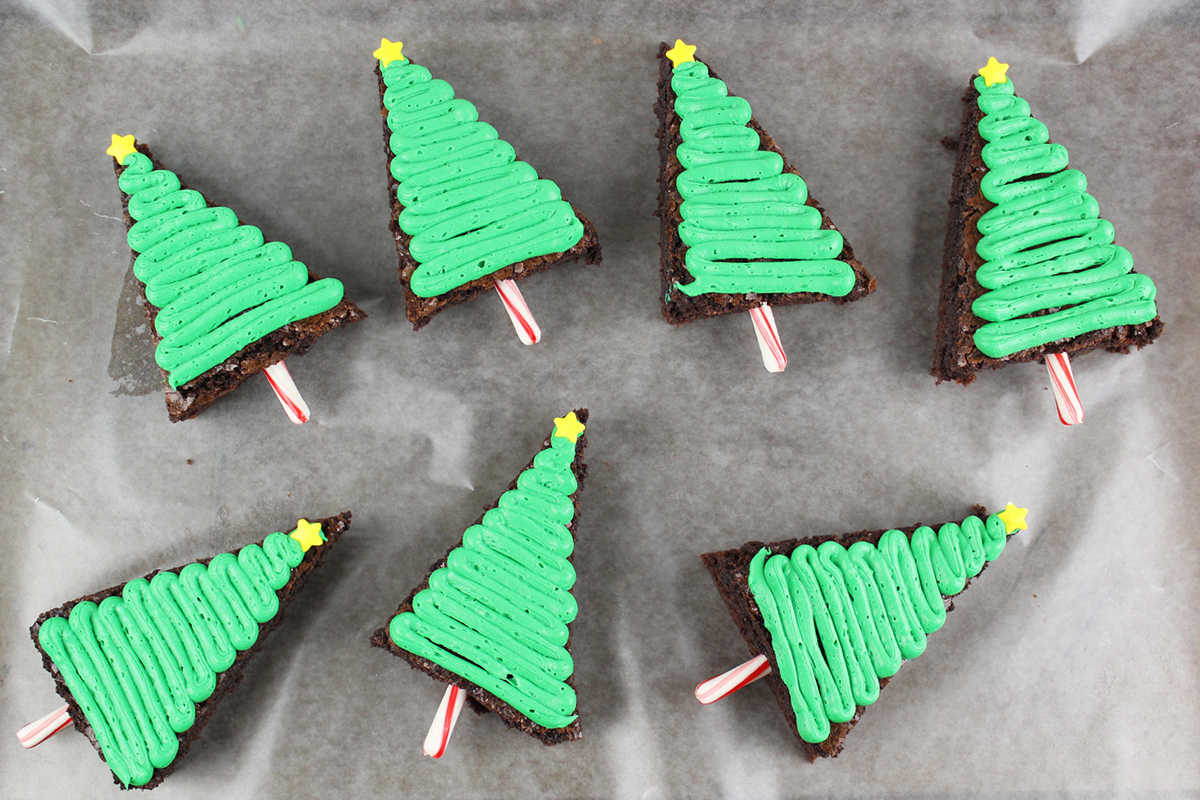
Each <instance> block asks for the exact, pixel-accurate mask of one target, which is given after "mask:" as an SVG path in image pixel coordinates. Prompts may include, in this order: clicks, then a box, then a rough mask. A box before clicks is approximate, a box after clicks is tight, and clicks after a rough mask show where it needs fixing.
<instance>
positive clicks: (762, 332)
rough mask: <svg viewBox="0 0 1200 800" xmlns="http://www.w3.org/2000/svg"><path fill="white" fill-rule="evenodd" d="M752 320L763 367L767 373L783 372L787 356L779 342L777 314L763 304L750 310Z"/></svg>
mask: <svg viewBox="0 0 1200 800" xmlns="http://www.w3.org/2000/svg"><path fill="white" fill-rule="evenodd" d="M750 319H752V320H753V321H754V335H755V336H756V337H758V349H759V350H760V351H761V352H762V360H763V366H764V367H766V368H767V372H783V370H784V369H785V368H786V367H787V354H786V353H784V352H783V343H782V342H780V341H779V329H778V328H776V327H775V314H774V313H772V312H771V307H770V306H769V305H767V304H766V303H763V304H762V305H761V306H759V307H758V308H752V309H750Z"/></svg>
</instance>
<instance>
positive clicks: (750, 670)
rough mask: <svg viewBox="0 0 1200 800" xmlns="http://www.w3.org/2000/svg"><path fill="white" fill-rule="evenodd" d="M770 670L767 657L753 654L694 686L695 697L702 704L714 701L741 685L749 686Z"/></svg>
mask: <svg viewBox="0 0 1200 800" xmlns="http://www.w3.org/2000/svg"><path fill="white" fill-rule="evenodd" d="M770 672H771V665H770V663H769V662H768V661H767V657H766V656H763V655H758V656H755V657H754V658H752V659H750V660H749V661H747V662H746V663H745V664H742V665H741V666H738V667H734V668H733V669H731V670H729V672H726V673H724V674H721V675H718V676H717V677H715V678H709V679H708V680H706V681H705V682H704V683H701V684H700V685H698V686H697V687H696V699H697V700H699V701H700V702H701V703H703V704H704V705H708V704H709V703H715V702H717V701H718V700H720V699H721V698H722V697H728V696H729V695H731V694H733V693H734V692H736V691H737V690H738V689H741V688H742V687H743V686H749V685H750V684H752V683H754V682H755V681H756V680H758V679H759V678H765V677H766V676H767V675H769V674H770Z"/></svg>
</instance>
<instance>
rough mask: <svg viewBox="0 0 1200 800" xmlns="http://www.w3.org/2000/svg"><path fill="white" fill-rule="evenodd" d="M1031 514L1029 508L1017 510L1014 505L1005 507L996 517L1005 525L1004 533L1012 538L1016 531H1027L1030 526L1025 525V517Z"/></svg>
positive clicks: (1010, 504)
mask: <svg viewBox="0 0 1200 800" xmlns="http://www.w3.org/2000/svg"><path fill="white" fill-rule="evenodd" d="M1028 513H1029V509H1028V508H1017V507H1016V506H1014V505H1013V504H1012V503H1009V504H1008V505H1006V506H1005V507H1004V510H1003V511H1001V512H1000V513H999V514H997V515H996V516H997V517H999V518H1000V521H1001V522H1003V523H1004V532H1005V533H1006V534H1008V535H1009V536H1012V534H1013V532H1014V531H1018V530H1021V531H1027V530H1029V526H1028V525H1026V524H1025V515H1026V514H1028Z"/></svg>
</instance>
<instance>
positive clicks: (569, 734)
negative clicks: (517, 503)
mask: <svg viewBox="0 0 1200 800" xmlns="http://www.w3.org/2000/svg"><path fill="white" fill-rule="evenodd" d="M575 416H576V417H577V418H578V419H579V421H580V422H582V423H585V424H586V423H587V420H588V410H587V409H586V408H577V409H575ZM550 435H551V436H552V435H553V431H551V433H550ZM549 446H550V436H547V437H546V438H545V439H544V440H543V442H542V448H541V449H542V450H544V449H546V448H547V447H549ZM586 447H587V433H583V434H581V435H580V436H579V439H578V440H577V441H576V442H575V461H574V462H573V463H572V464H571V471H572V472H573V473H574V474H575V480H576V481H577V482H578V487H577V488H576V490H575V494H573V495H571V502H572V503H574V505H575V515H574V516H573V517H571V523H570V524H569V525H568V526H567V528H568V530H570V531H571V538H572V539H573V540H575V541H578V536H577V531H578V525H579V494H580V492H582V491H583V481H584V479H585V478H586V477H587V472H588V469H587V464H585V463H584V462H583V451H584V448H586ZM538 452H541V450H539V451H538ZM534 455H535V456H536V455H537V454H536V453H535V454H534ZM531 466H533V459H532V458H531V459H529V463H528V464H526V465H525V466H524V467H522V468H521V470H520V471H519V472H518V473H517V476H518V477H520V475H521V473H522V472H524V471H525V470H527V469H529V468H530V467H531ZM515 488H517V479H516V478H513V480H512V482H511V483H509V484H508V486H507V487H506V488H505V489H504V492H507V491H509V490H510V489H515ZM504 492H501V493H500V494H504ZM499 502H500V498H499V496H497V498H496V502H494V503H492V504H491V505H489V506H488V507H487V508H485V509H484V510H483V513H481V514H480V515H479V518H478V519H476V520H475V522H474V523H472V524H473V525H478V524H480V523H481V522H482V521H483V515H484V514H486V513H487V512H488V511H491V510H492V509H493V508H495V507H496V505H497V504H498V503H499ZM460 546H462V539H461V538H460V539H459V540H458V541H457V542H455V543H454V545H453V546H452V547H451V548H450V549H449V550H447V551H446V555H444V556H442V557H441V558H440V559H438V560H437V561H436V562H434V563H433V564H432V565H431V566H430V567H429V570H428V572H426V574H425V579H424V580H422V581H421V583H420V584H419V585H418V586H417V587H416V588H415V589H413V590H412V591H411V592H409V594H408V597H406V598H404V602H402V603H401V604H400V606H399V607H398V608H397V609H396V610H395V612H393V613H392V615H391V616H389V617H388V621H389V623H390V621H391V619H392V618H393V617H395V616H396V615H397V614H401V613H403V612H405V611H412V610H413V606H412V601H413V598H414V597H416V596H417V594H418V593H419V592H422V591H424V590H425V589H428V588H429V576H430V575H432V574H433V572H434V571H435V570H438V569H441V568H442V567H444V566H446V559H447V558H449V556H450V553H452V552H453V551H454V550H455V548H457V547H460ZM567 560H568V561H571V562H572V564H573V563H574V552H572V554H571V556H570V557H568V558H567ZM567 630H568V634H567V644H566V648H567V652H568V653H570V652H571V639H572V638H573V637H574V632H572V631H571V630H570V626H569V625H568V627H567ZM371 644H372V645H374V646H375V647H382V648H383V649H384V650H387V651H388V652H390V653H391V654H392V655H395V656H399V657H400V658H403V659H404V660H405V661H407V662H408V664H409V666H410V667H412V668H413V669H419V670H421V671H422V672H426V673H428V674H429V675H430V676H431V677H433V678H435V679H436V680H439V681H442V682H443V683H452V684H454V685H455V686H457V687H458V688H460V689H462V690H463V691H464V692H466V694H467V698H468V699H469V700H470V701H471V706H472V708H473V709H474V710H475V711H476V712H477V713H483V712H484V711H494V712H495V713H496V714H497V715H498V716H499V717H500V719H501V720H503V721H504V724H505V725H507V726H508V727H510V728H516V729H517V730H522V731H525V732H526V733H528V734H529V735H530V736H533V737H534V738H535V739H539V740H541V742H542V743H543V744H547V745H552V744H560V743H562V742H570V741H574V740H575V739H581V738H583V730H582V728H581V727H580V724H579V719H578V718H576V720H575V721H574V722H572V723H571V724H570V725H568V726H567V727H565V728H547V727H544V726H542V725H538V724H537V723H536V722H534V721H533V720H531V719H529V717H527V716H525V715H524V714H522V713H521V712H520V711H518V710H517V709H515V708H513V707H512V706H511V705H509V704H508V703H506V702H505V701H503V700H501V699H500V698H499V697H496V696H495V695H494V694H492V693H491V692H489V691H488V690H487V689H484V688H483V687H481V686H479V685H477V684H475V683H473V682H471V681H469V680H467V679H466V678H464V677H462V676H461V675H458V674H456V673H454V672H451V671H450V670H448V669H446V668H445V667H442V666H441V665H439V664H435V663H433V662H432V661H430V660H428V659H426V658H422V657H420V656H418V655H415V654H413V653H410V652H408V651H407V650H404V649H402V648H400V647H398V646H397V645H396V643H395V642H393V641H392V638H391V636H389V635H388V626H387V625H384V626H383V627H382V628H380V629H379V630H377V631H375V633H374V634H372V635H371ZM566 683H567V685H568V686H570V687H571V688H572V689H574V688H575V673H574V672H572V673H571V675H570V676H568V677H567V679H566ZM576 712H577V713H578V709H576ZM580 716H582V715H580Z"/></svg>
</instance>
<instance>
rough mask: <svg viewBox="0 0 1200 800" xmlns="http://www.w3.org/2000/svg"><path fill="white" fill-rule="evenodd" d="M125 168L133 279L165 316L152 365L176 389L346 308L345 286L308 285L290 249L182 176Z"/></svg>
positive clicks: (145, 166) (128, 163)
mask: <svg viewBox="0 0 1200 800" xmlns="http://www.w3.org/2000/svg"><path fill="white" fill-rule="evenodd" d="M123 163H124V166H125V171H124V172H122V173H121V177H120V179H119V184H120V186H121V191H123V192H125V193H126V194H128V195H129V196H130V197H129V216H131V217H133V219H135V220H136V222H134V224H133V225H132V226H131V227H130V229H129V236H128V238H129V247H130V248H131V249H132V250H133V251H134V253H135V254H137V256H136V258H135V259H134V262H133V271H134V274H135V275H136V276H137V278H138V280H140V281H141V282H142V283H144V284H145V285H146V299H147V300H149V301H150V302H151V303H153V304H154V305H156V306H158V307H159V308H160V311H159V314H158V316H157V317H156V318H155V320H154V328H155V330H156V331H157V332H158V335H159V336H161V337H162V341H161V342H159V344H158V348H157V349H156V350H155V353H154V357H155V360H156V361H157V362H158V365H159V366H160V367H162V368H163V369H164V370H166V371H167V373H168V378H167V380H168V382H169V383H170V384H171V387H172V388H176V389H177V388H179V387H180V386H182V385H183V384H185V383H187V382H188V381H190V380H192V379H193V378H195V377H197V376H199V375H201V374H202V373H204V372H206V371H207V370H209V369H212V368H213V367H215V366H217V365H218V364H220V363H221V362H223V361H224V360H225V359H227V358H229V357H230V356H231V355H233V354H234V353H236V352H237V351H239V350H241V349H242V348H243V347H245V346H246V345H248V344H250V343H251V342H255V341H257V340H259V339H261V338H262V337H264V336H266V335H267V334H268V333H271V332H272V331H275V330H278V329H279V328H282V327H283V326H284V325H287V324H288V323H290V322H295V321H296V320H300V319H304V318H305V317H311V316H312V315H314V314H319V313H321V312H322V311H328V310H329V309H331V308H333V307H334V306H336V305H337V304H338V303H340V302H341V300H342V284H341V282H340V281H337V280H334V279H332V278H325V279H323V280H319V281H313V282H312V283H309V282H308V269H307V268H306V267H305V266H304V265H303V264H301V263H300V262H299V261H293V260H292V252H291V250H290V249H288V246H287V245H285V244H283V243H282V242H270V243H266V244H264V243H263V235H262V231H260V230H259V229H258V228H256V227H254V226H253V225H240V224H238V220H237V215H236V214H234V213H233V211H231V210H230V209H228V208H224V207H213V208H209V207H207V204H206V203H205V201H204V197H203V196H202V195H201V194H200V193H199V192H195V191H192V190H191V189H180V188H179V178H178V177H176V176H175V173H173V172H170V171H168V170H162V169H158V170H156V169H154V164H153V163H152V162H151V161H150V159H149V158H147V157H146V156H145V155H143V154H141V153H131V154H129V155H128V156H126V157H125V160H124V162H123Z"/></svg>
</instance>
